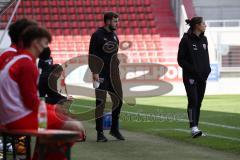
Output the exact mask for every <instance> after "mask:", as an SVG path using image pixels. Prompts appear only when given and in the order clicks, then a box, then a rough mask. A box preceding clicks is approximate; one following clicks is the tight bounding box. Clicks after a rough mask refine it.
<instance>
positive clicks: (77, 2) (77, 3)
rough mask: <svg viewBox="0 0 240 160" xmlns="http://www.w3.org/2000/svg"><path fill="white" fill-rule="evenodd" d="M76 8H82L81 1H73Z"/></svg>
mask: <svg viewBox="0 0 240 160" xmlns="http://www.w3.org/2000/svg"><path fill="white" fill-rule="evenodd" d="M75 4H76V6H77V7H80V6H83V1H75Z"/></svg>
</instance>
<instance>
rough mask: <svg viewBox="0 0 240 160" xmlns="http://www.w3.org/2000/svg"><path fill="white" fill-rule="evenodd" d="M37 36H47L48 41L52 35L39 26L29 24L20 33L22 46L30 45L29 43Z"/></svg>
mask: <svg viewBox="0 0 240 160" xmlns="http://www.w3.org/2000/svg"><path fill="white" fill-rule="evenodd" d="M39 38H47V39H48V41H49V43H50V42H51V41H52V36H51V34H50V33H49V32H48V30H47V29H45V28H43V27H39V26H30V27H28V28H26V29H25V30H24V31H23V33H22V35H21V40H22V43H23V47H24V48H27V47H30V45H31V43H32V42H33V41H34V40H35V39H39Z"/></svg>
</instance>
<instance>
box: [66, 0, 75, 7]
mask: <svg viewBox="0 0 240 160" xmlns="http://www.w3.org/2000/svg"><path fill="white" fill-rule="evenodd" d="M67 4H68V6H69V7H74V6H75V4H74V1H73V0H71V1H67Z"/></svg>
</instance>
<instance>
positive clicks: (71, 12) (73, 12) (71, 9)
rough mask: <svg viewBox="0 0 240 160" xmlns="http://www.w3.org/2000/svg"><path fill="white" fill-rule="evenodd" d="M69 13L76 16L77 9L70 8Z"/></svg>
mask: <svg viewBox="0 0 240 160" xmlns="http://www.w3.org/2000/svg"><path fill="white" fill-rule="evenodd" d="M68 10H69V13H70V14H74V15H76V10H75V7H69V9H68Z"/></svg>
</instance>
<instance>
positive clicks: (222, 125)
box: [122, 111, 240, 130]
mask: <svg viewBox="0 0 240 160" xmlns="http://www.w3.org/2000/svg"><path fill="white" fill-rule="evenodd" d="M122 112H123V113H127V114H133V115H139V116H149V117H154V118H160V119H167V120H176V121H180V122H188V120H187V119H180V118H179V119H178V118H171V117H165V116H157V115H152V114H145V113H138V112H137V113H136V112H128V111H122ZM199 123H200V124H205V125H209V126H215V127H221V128H227V129H233V130H240V127H236V126H229V125H224V124H217V123H211V122H199Z"/></svg>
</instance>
